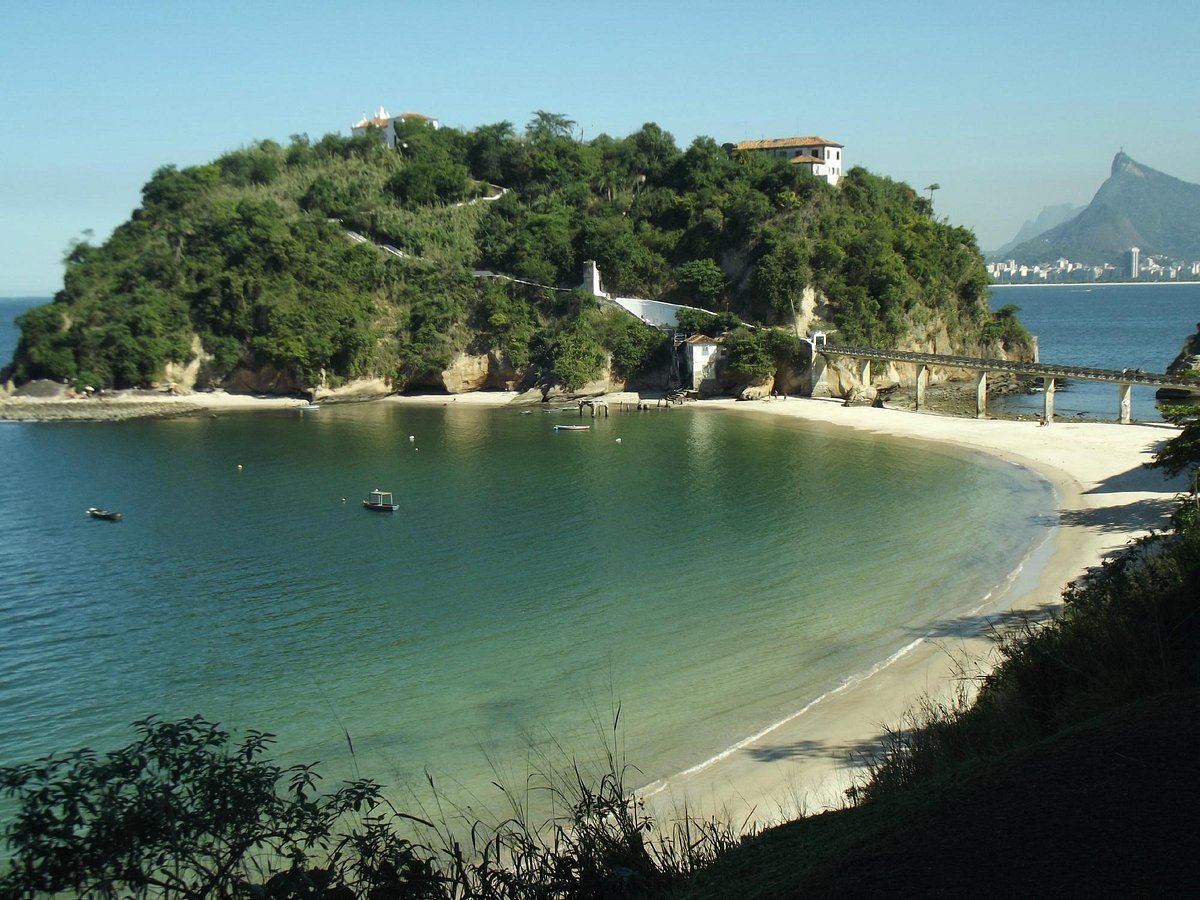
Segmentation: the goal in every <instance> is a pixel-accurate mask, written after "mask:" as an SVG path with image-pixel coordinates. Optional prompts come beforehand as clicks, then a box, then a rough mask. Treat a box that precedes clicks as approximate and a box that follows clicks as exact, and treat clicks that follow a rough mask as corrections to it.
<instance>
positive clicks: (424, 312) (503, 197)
mask: <svg viewBox="0 0 1200 900" xmlns="http://www.w3.org/2000/svg"><path fill="white" fill-rule="evenodd" d="M576 132H577V129H576V125H575V122H574V121H572V120H571V119H570V118H569V117H568V116H566V115H565V114H563V113H557V112H549V111H546V110H538V111H536V112H535V113H534V114H533V115H532V117H531V118H530V120H529V122H528V123H527V124H526V125H525V127H524V128H523V129H522V130H518V129H517V128H515V127H514V126H513V124H512V123H510V122H497V123H494V124H490V125H483V126H480V127H478V128H476V129H474V130H460V129H455V128H439V129H435V128H432V127H430V126H429V125H428V124H427V123H423V122H410V123H404V124H401V125H399V126H398V130H397V132H396V142H395V146H394V147H389V146H388V145H387V143H386V142H384V141H383V140H382V134H381V133H374V134H373V133H368V134H366V135H361V136H357V137H342V136H339V135H333V134H330V135H325V136H324V137H322V138H320V139H319V140H316V141H313V140H310V139H309V138H308V137H307V136H306V135H293V136H292V137H291V139H290V141H289V143H288V144H287V145H286V146H282V145H280V144H278V143H276V142H274V141H269V140H263V141H256V142H252V143H250V144H248V145H246V146H245V147H242V148H239V149H236V150H232V151H230V152H228V153H225V154H223V155H222V156H220V157H218V158H217V159H216V160H214V161H212V162H210V163H207V164H204V165H198V166H190V167H185V168H178V167H176V166H163V167H162V168H160V169H158V170H157V171H155V172H154V173H153V174H152V176H151V177H150V179H149V180H148V181H147V183H146V185H145V187H144V188H143V190H142V202H141V205H140V206H139V207H138V209H136V210H135V211H134V212H133V214H132V215H131V216H130V218H129V220H128V221H127V222H125V223H123V224H121V225H120V226H118V227H117V228H116V229H115V230H114V231H113V233H112V234H111V235H110V236H109V238H108V239H107V240H105V241H103V242H101V243H96V244H94V243H92V242H88V241H85V242H79V243H75V244H73V245H72V246H71V247H70V248H69V249H68V252H67V255H66V259H65V263H66V265H65V273H64V278H63V286H62V289H61V290H60V291H59V292H58V293H57V294H56V296H55V298H54V302H53V304H51V305H50V307H49V309H50V310H53V311H38V312H34V311H31V312H30V313H27V314H26V315H25V316H23V317H22V319H21V321H20V326H21V338H20V342H19V345H18V348H17V351H16V354H15V357H14V360H13V364H12V366H11V372H10V374H11V376H12V377H13V378H15V380H16V381H17V382H24V381H28V380H30V379H34V378H55V379H64V378H65V379H67V380H71V381H78V380H80V379H84V378H86V379H87V380H88V381H89V382H95V385H94V386H96V387H133V386H145V385H149V384H151V383H153V382H154V381H155V380H156V379H157V378H158V377H160V375H161V373H162V371H163V369H164V367H165V366H166V365H167V364H168V363H185V362H188V361H190V360H191V358H192V356H193V354H194V353H195V352H196V351H195V349H194V348H195V347H196V342H197V341H198V342H199V346H200V347H201V348H202V353H203V355H202V359H203V360H204V367H203V371H204V376H205V378H206V379H207V382H206V383H205V384H201V385H200V386H201V387H204V386H208V385H211V386H217V385H219V384H220V383H221V382H222V380H223V379H226V378H228V377H229V376H230V375H231V374H232V373H234V372H235V371H237V370H239V369H248V370H254V369H257V368H261V367H264V366H270V367H272V368H274V369H277V370H279V371H281V372H285V373H289V374H290V375H291V376H292V381H293V382H295V383H303V384H314V383H317V382H318V381H321V380H324V382H325V383H330V382H336V381H338V380H343V379H349V378H355V377H359V376H362V375H374V376H382V377H384V378H390V379H395V383H396V387H397V388H400V389H404V388H413V387H420V386H421V385H425V384H434V383H436V382H437V378H436V373H437V372H438V371H439V370H440V368H444V367H445V365H447V364H448V363H449V362H450V361H452V360H453V359H454V358H455V357H456V356H457V355H459V354H462V353H466V352H472V353H478V352H483V351H488V352H493V351H494V352H496V353H498V354H504V355H506V356H507V359H508V361H509V362H510V363H512V364H513V365H515V366H517V367H519V368H520V370H521V372H522V373H523V375H524V377H526V380H527V382H528V383H530V384H532V383H537V382H546V381H550V380H554V379H555V378H558V377H566V378H568V379H569V380H570V381H571V382H578V381H579V379H580V378H583V377H584V375H585V374H586V373H590V372H592V370H593V368H594V365H595V363H596V360H597V359H600V358H601V357H604V359H605V360H606V362H605V363H601V366H603V365H605V364H607V361H608V360H612V361H613V362H614V363H615V364H617V365H619V366H620V367H621V368H622V376H623V377H625V378H626V379H627V380H631V381H633V382H634V383H636V382H637V380H638V379H639V378H643V379H647V380H649V381H652V382H653V381H656V380H657V379H660V377H661V371H662V370H661V369H660V368H656V367H661V366H663V365H664V358H663V357H662V355H661V354H659V353H657V352H644V353H643V352H641V350H639V349H638V346H639V345H640V344H641V343H643V342H641V341H639V340H634V339H633V337H632V336H631V334H630V333H629V331H628V330H627V329H617V328H615V326H613V325H612V324H611V323H610V324H609V326H606V327H602V328H601V327H596V325H595V323H588V322H573V321H568V320H567V319H568V318H569V317H571V316H578V315H588V316H590V315H591V312H589V311H588V309H587V308H586V307H584V306H581V305H580V304H578V303H566V304H564V303H558V302H555V301H554V300H553V299H551V298H549V297H547V296H543V295H542V294H544V293H545V292H544V291H540V289H537V288H535V289H534V292H532V293H519V292H511V293H510V294H509V295H508V297H507V300H506V301H505V302H504V303H503V304H502V303H501V302H500V299H499V295H498V294H497V293H496V292H495V291H494V289H493V288H494V284H493V283H492V281H491V279H488V278H480V277H472V273H473V272H477V271H479V270H488V271H491V272H495V273H501V274H503V275H506V276H510V277H513V278H516V279H521V280H524V281H528V282H532V283H533V284H534V285H541V286H544V287H545V288H552V289H558V290H559V291H561V290H563V289H569V288H572V287H574V286H575V285H577V284H578V283H579V279H580V273H581V267H582V264H583V262H584V261H585V260H595V261H596V262H597V264H598V265H599V267H600V270H601V273H602V276H603V279H604V286H605V290H606V291H608V292H609V293H610V294H611V295H615V296H636V297H645V298H664V299H670V300H672V301H674V302H678V303H683V304H685V305H689V306H696V307H700V308H703V309H707V310H709V311H711V312H712V313H713V314H715V315H718V316H727V317H728V318H727V319H724V320H723V322H724V323H725V324H726V325H727V326H729V327H736V323H737V322H741V321H746V322H755V323H761V324H764V325H783V326H788V327H791V328H795V327H796V326H797V325H798V324H800V317H801V309H800V306H801V304H800V300H801V297H802V296H803V295H804V293H805V291H806V290H808V289H815V290H816V291H817V292H818V293H819V294H820V298H821V308H822V317H823V319H822V322H821V327H824V328H826V329H827V330H829V329H836V331H837V333H838V336H839V337H838V339H839V342H843V343H861V344H873V345H880V346H894V345H895V344H897V343H898V342H900V341H901V339H902V338H904V337H905V336H906V335H909V334H910V333H913V332H921V331H922V330H923V329H930V328H934V327H937V328H942V327H944V328H945V329H946V330H947V331H948V332H949V333H950V335H951V336H952V337H953V338H954V339H955V340H958V341H962V342H964V343H970V342H978V341H982V342H984V343H986V342H988V341H995V340H1000V341H1002V342H1005V343H1006V345H1011V346H1010V349H1012V350H1014V351H1016V350H1019V349H1020V346H1021V345H1022V342H1023V341H1027V335H1025V334H1024V332H1023V330H1022V329H1021V328H1020V325H1019V322H1018V321H1017V320H1016V317H1015V312H1009V313H1007V314H1000V315H993V314H992V313H991V312H989V310H988V306H987V302H986V297H985V288H986V285H987V283H988V280H987V275H986V272H985V270H984V268H983V259H982V257H981V255H980V253H979V250H978V247H977V245H976V243H975V239H974V236H973V235H972V234H971V233H970V232H969V231H968V230H966V229H963V228H957V227H954V226H951V225H949V224H946V223H943V222H938V221H937V220H935V219H933V218H931V217H930V216H929V215H927V214H926V211H925V207H924V206H923V204H922V202H921V201H922V199H923V198H921V197H919V196H918V195H917V193H916V192H915V191H913V189H912V188H910V187H909V186H907V185H905V184H902V183H899V182H896V181H893V180H891V179H889V178H886V177H884V176H881V175H877V174H873V173H871V172H868V171H867V170H865V169H863V168H861V167H860V168H854V169H851V170H850V171H849V172H848V173H847V174H846V176H845V178H844V179H843V180H842V182H841V184H840V185H839V186H838V187H836V188H835V187H831V186H830V185H828V184H826V183H825V181H823V180H822V179H819V178H814V177H813V176H812V175H811V174H810V173H807V172H804V171H800V169H801V168H803V167H797V166H791V165H788V164H787V163H785V162H783V161H780V160H775V159H771V158H769V157H767V156H765V155H758V154H730V153H729V152H728V151H727V150H726V149H725V148H723V147H721V146H720V145H719V144H717V143H716V142H715V141H714V140H713V139H712V138H709V137H698V138H696V139H695V140H694V141H692V142H691V144H690V145H688V146H687V147H682V148H681V147H679V146H678V145H677V144H676V142H675V139H674V138H673V137H672V135H671V134H670V133H669V132H667V131H665V130H663V129H662V128H661V127H659V126H658V125H656V124H654V123H646V124H645V125H643V126H642V127H641V128H640V129H638V130H637V131H635V132H633V133H632V134H630V135H628V136H625V137H613V136H610V135H606V134H602V135H599V136H597V137H595V138H592V139H590V140H586V141H585V140H583V139H581V138H580V137H579V136H578V135H577V133H576ZM551 293H553V292H551ZM517 305H520V306H522V309H521V310H520V311H519V312H518V311H517V310H516V306H517ZM500 306H504V307H505V309H504V310H502V309H500ZM631 321H636V320H632V319H631ZM646 340H647V342H648V343H654V342H655V340H657V339H656V338H653V339H652V338H647V339H646ZM583 343H589V344H590V345H589V346H588V347H587V348H586V349H585V348H584V347H583ZM747 364H749V363H747Z"/></svg>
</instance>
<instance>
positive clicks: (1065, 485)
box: [649, 399, 1187, 826]
mask: <svg viewBox="0 0 1200 900" xmlns="http://www.w3.org/2000/svg"><path fill="white" fill-rule="evenodd" d="M695 409H696V410H697V411H699V412H700V414H706V413H707V412H708V411H725V412H727V413H729V414H743V415H755V416H786V417H789V418H796V419H799V420H802V421H806V422H812V423H814V424H819V425H822V426H827V425H834V426H841V427H845V428H850V429H853V430H855V431H858V432H861V433H870V434H875V435H883V436H887V437H889V438H898V439H904V440H911V441H920V442H933V443H941V444H950V445H953V446H954V447H957V448H964V449H966V450H970V451H977V452H983V453H989V454H992V455H995V456H998V457H1001V458H1003V459H1006V460H1009V461H1010V462H1013V463H1015V464H1017V465H1021V466H1024V467H1027V468H1029V469H1031V470H1032V471H1034V472H1036V473H1038V474H1039V475H1040V476H1042V477H1043V478H1045V479H1047V480H1048V481H1050V482H1051V483H1052V484H1053V485H1054V487H1055V491H1056V495H1057V503H1058V510H1057V512H1058V522H1057V527H1053V528H1048V538H1049V541H1048V543H1047V544H1046V545H1045V546H1043V548H1042V549H1040V550H1039V551H1036V552H1035V553H1034V557H1033V559H1032V560H1031V563H1032V565H1030V566H1029V569H1030V571H1028V572H1024V573H1020V574H1018V575H1017V577H1016V578H1015V579H1014V580H1013V582H1012V583H1011V584H1010V585H1007V586H1005V587H1004V588H1003V589H998V590H997V591H995V592H994V593H993V596H992V597H990V598H989V599H988V602H987V604H986V605H985V606H983V607H981V608H980V609H978V610H977V611H976V614H975V615H973V616H972V617H970V619H969V620H967V621H963V620H958V621H955V622H952V623H944V624H945V625H946V627H939V628H937V629H935V631H936V635H931V636H930V637H927V638H923V639H921V640H920V641H919V642H917V643H915V644H914V645H912V646H910V647H909V648H907V651H906V652H904V653H902V654H900V655H898V656H896V657H894V658H893V659H891V660H881V661H880V665H879V667H878V668H877V669H876V670H875V671H874V672H872V673H870V674H867V675H865V676H864V677H862V678H861V679H860V680H858V681H857V682H855V683H851V684H847V685H844V686H843V687H842V688H839V689H838V690H836V691H833V692H831V693H830V694H828V695H826V696H825V697H823V698H820V699H816V698H804V697H800V698H797V705H798V709H797V712H796V713H795V714H793V716H792V718H790V719H789V720H786V721H785V722H783V723H780V724H778V725H776V726H774V727H772V728H770V729H768V730H764V731H763V732H761V733H759V734H758V735H756V736H754V737H753V738H751V739H747V740H746V741H744V742H743V743H742V744H740V745H739V746H737V747H734V748H729V749H728V750H727V751H725V752H724V753H723V754H722V755H721V757H720V758H718V759H715V760H714V761H712V762H710V763H709V764H707V765H704V766H703V767H699V768H697V769H694V770H692V771H689V772H687V773H683V774H682V775H680V776H676V777H675V778H672V779H670V781H669V782H668V783H667V784H665V785H662V784H657V785H651V786H650V788H649V792H650V796H649V803H650V805H651V808H652V809H654V810H655V811H656V812H658V813H659V814H660V815H667V816H669V815H670V814H671V813H672V811H678V810H679V809H681V808H682V807H683V805H684V804H685V803H686V806H687V809H688V812H689V814H692V815H701V816H705V815H707V814H711V813H718V814H721V815H722V816H723V817H725V818H726V820H727V821H731V822H734V823H739V824H740V823H743V822H745V823H746V824H747V826H749V825H760V826H761V825H766V824H773V823H776V822H779V821H782V820H786V819H790V818H794V817H795V816H797V815H799V814H801V813H813V812H819V811H821V810H824V809H830V808H837V807H840V806H842V805H844V804H843V797H844V791H845V789H846V788H847V787H848V786H849V785H850V784H851V782H852V781H853V780H854V779H855V778H856V777H859V776H861V775H862V773H863V769H862V759H863V753H864V752H865V751H868V750H871V749H874V748H877V747H878V746H879V739H880V737H881V735H882V734H883V733H884V730H885V728H886V727H888V726H892V727H895V726H898V725H900V724H901V723H902V721H903V719H904V716H905V714H906V713H907V712H909V711H910V710H912V709H913V708H914V706H915V705H916V704H917V703H918V702H920V701H921V699H922V698H923V697H930V698H936V699H944V698H949V697H950V696H952V695H953V694H954V692H955V690H956V688H958V687H959V686H960V685H962V684H964V681H963V677H962V676H963V674H964V673H967V674H968V675H978V674H980V673H982V672H985V671H987V670H988V669H990V668H991V667H992V665H994V662H995V660H996V656H995V648H994V644H993V642H992V640H991V639H990V637H989V635H990V634H992V633H993V631H994V629H993V625H994V624H1000V623H1002V622H1003V621H1004V619H1005V618H1008V617H1011V616H1014V615H1017V616H1020V615H1029V616H1031V617H1037V616H1039V615H1045V613H1046V610H1047V609H1051V608H1054V607H1056V606H1058V605H1060V604H1061V596H1062V591H1063V589H1064V588H1065V587H1066V586H1067V584H1068V583H1069V582H1071V581H1073V580H1075V579H1076V578H1078V577H1079V576H1080V575H1082V574H1084V573H1085V572H1086V570H1087V569H1088V568H1089V567H1092V566H1095V565H1097V564H1099V563H1100V562H1101V561H1102V560H1103V559H1104V558H1105V557H1106V556H1109V555H1111V554H1113V553H1115V552H1117V551H1120V550H1121V549H1123V548H1124V547H1126V546H1127V545H1128V543H1129V542H1130V541H1132V540H1134V539H1135V538H1137V537H1139V536H1142V535H1144V534H1146V533H1148V532H1149V531H1152V530H1160V529H1162V528H1164V527H1165V526H1166V520H1167V517H1168V515H1169V513H1170V511H1171V510H1172V509H1173V508H1174V505H1175V500H1176V498H1177V497H1178V495H1179V494H1180V493H1181V492H1183V491H1185V490H1186V489H1187V483H1186V477H1185V476H1180V477H1178V478H1175V479H1172V480H1166V479H1164V477H1163V475H1162V473H1161V472H1159V471H1157V470H1150V469H1146V468H1144V467H1143V464H1144V463H1146V462H1149V461H1150V460H1151V458H1152V456H1153V453H1154V451H1155V449H1156V448H1157V447H1159V446H1161V444H1162V443H1163V442H1164V441H1166V440H1167V439H1169V438H1170V437H1172V436H1173V435H1174V434H1176V433H1177V429H1176V428H1174V427H1173V426H1170V425H1167V424H1165V423H1149V424H1134V425H1117V424H1115V423H1114V424H1101V423H1095V422H1089V423H1073V422H1072V423H1065V422H1055V423H1053V424H1051V425H1049V426H1045V427H1043V426H1041V425H1039V424H1038V423H1037V422H1030V421H1014V420H1001V419H984V420H980V419H967V418H956V417H951V416H941V415H935V414H922V413H915V412H910V411H905V410H894V409H873V408H870V407H845V406H843V405H842V404H841V403H840V402H831V401H821V400H808V399H794V400H786V401H783V400H773V401H758V402H753V401H752V402H738V401H734V400H710V401H702V402H700V403H697V404H696V405H695ZM948 634H949V635H952V636H949V637H948V636H946V635H948ZM900 649H901V648H897V650H900ZM814 700H815V702H814ZM805 704H807V708H806V709H801V708H799V707H801V706H803V705H805Z"/></svg>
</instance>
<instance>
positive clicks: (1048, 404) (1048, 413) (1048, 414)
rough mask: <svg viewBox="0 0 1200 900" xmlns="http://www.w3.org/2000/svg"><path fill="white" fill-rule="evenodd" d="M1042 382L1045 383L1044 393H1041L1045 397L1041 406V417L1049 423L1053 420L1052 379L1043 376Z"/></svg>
mask: <svg viewBox="0 0 1200 900" xmlns="http://www.w3.org/2000/svg"><path fill="white" fill-rule="evenodd" d="M1042 382H1043V383H1044V384H1045V385H1046V393H1045V394H1043V395H1042V396H1043V397H1044V398H1045V401H1044V405H1043V406H1042V410H1043V412H1042V418H1043V419H1045V421H1046V424H1047V425H1049V424H1050V423H1051V422H1053V421H1054V379H1053V378H1043V379H1042Z"/></svg>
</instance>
